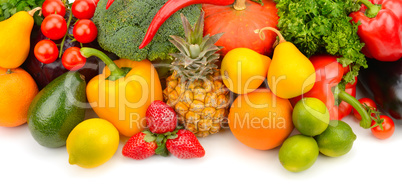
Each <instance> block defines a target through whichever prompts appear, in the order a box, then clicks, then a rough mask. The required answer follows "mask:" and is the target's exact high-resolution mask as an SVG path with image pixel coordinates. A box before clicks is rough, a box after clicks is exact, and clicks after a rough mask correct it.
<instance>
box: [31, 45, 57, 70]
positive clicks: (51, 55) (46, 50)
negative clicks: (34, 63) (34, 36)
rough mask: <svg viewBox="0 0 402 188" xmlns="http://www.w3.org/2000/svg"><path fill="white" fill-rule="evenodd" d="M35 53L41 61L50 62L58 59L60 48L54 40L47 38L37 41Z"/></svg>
mask: <svg viewBox="0 0 402 188" xmlns="http://www.w3.org/2000/svg"><path fill="white" fill-rule="evenodd" d="M34 54H35V57H36V59H38V60H39V61H40V62H42V63H44V64H50V63H53V62H54V61H56V59H57V57H58V56H59V49H58V48H57V46H56V44H55V43H54V42H53V41H51V40H47V39H45V40H41V41H39V42H38V43H36V45H35V48H34Z"/></svg>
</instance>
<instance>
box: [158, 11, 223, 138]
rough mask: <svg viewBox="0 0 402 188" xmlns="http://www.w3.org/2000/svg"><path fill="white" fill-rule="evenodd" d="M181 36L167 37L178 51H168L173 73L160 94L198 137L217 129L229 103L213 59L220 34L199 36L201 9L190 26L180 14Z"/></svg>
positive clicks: (202, 15)
mask: <svg viewBox="0 0 402 188" xmlns="http://www.w3.org/2000/svg"><path fill="white" fill-rule="evenodd" d="M181 18H182V22H183V26H184V31H185V36H186V38H185V39H183V38H181V37H178V36H171V38H172V39H170V40H169V41H170V42H171V43H173V44H174V45H175V46H176V47H177V48H178V49H179V51H180V52H179V53H176V54H171V55H172V56H173V57H174V58H175V60H174V61H173V62H172V65H171V66H172V70H173V74H172V75H171V76H170V77H168V78H167V80H166V89H165V90H164V91H163V97H164V100H165V101H166V103H167V104H168V105H169V106H171V107H172V108H173V109H174V110H175V111H176V112H177V114H178V120H179V123H180V124H184V126H185V128H186V129H187V130H189V131H191V132H193V133H194V134H195V135H196V136H198V137H206V136H208V135H210V134H214V133H217V132H219V130H220V128H221V123H223V122H224V121H225V120H226V118H225V117H226V116H227V114H228V107H229V90H228V89H227V88H226V87H225V85H224V84H223V82H222V79H221V77H220V74H219V70H218V69H217V68H218V66H217V65H216V63H217V62H218V61H219V54H218V53H216V52H217V51H219V50H220V49H221V48H222V47H218V46H215V43H216V41H218V39H219V38H220V37H221V36H222V34H217V35H213V36H209V35H207V36H205V37H203V28H204V13H203V12H202V13H201V15H200V17H199V19H198V21H197V22H196V23H195V25H194V28H192V27H191V25H190V23H189V22H188V20H187V18H186V17H184V16H183V15H181Z"/></svg>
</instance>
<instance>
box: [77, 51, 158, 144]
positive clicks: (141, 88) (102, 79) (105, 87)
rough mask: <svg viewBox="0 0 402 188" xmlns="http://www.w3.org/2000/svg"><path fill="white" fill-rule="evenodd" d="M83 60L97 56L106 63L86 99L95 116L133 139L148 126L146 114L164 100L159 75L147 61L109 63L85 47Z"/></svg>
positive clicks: (93, 79) (120, 60)
mask: <svg viewBox="0 0 402 188" xmlns="http://www.w3.org/2000/svg"><path fill="white" fill-rule="evenodd" d="M81 54H82V55H83V56H84V57H90V56H97V57H99V58H100V59H101V60H102V61H103V62H105V63H106V65H107V68H105V69H104V70H103V73H102V74H100V75H98V76H95V77H94V78H92V79H91V81H90V82H89V83H88V85H87V99H88V102H89V103H90V105H91V106H92V108H93V110H94V111H95V113H96V114H97V115H98V116H99V117H100V118H102V119H105V120H108V121H109V122H111V123H112V124H113V125H114V126H115V127H116V128H117V130H118V131H119V132H120V134H122V135H124V136H127V137H131V136H133V135H134V134H136V133H138V132H140V131H142V130H143V129H144V128H145V127H146V119H145V112H146V110H147V108H148V106H149V105H150V104H151V103H152V102H153V101H154V100H162V99H163V98H162V87H161V84H160V80H159V76H158V73H157V72H156V69H155V68H154V66H153V65H152V63H151V62H150V61H148V60H143V61H140V62H137V61H131V60H128V59H119V60H116V61H114V62H113V61H112V60H110V59H109V58H108V57H107V56H106V55H105V54H103V53H102V52H100V51H99V50H95V49H92V48H82V49H81Z"/></svg>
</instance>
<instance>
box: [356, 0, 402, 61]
mask: <svg viewBox="0 0 402 188" xmlns="http://www.w3.org/2000/svg"><path fill="white" fill-rule="evenodd" d="M357 2H358V3H362V4H363V5H362V6H361V9H360V10H359V11H357V12H352V13H351V14H350V15H349V16H350V17H352V20H351V21H352V22H356V23H357V22H358V21H360V23H361V25H359V26H358V29H357V34H358V35H359V37H360V39H361V40H362V42H364V43H365V46H364V47H363V49H362V52H363V53H364V54H365V55H366V56H367V57H370V58H375V59H377V60H380V61H397V60H398V59H400V58H402V1H401V0H357Z"/></svg>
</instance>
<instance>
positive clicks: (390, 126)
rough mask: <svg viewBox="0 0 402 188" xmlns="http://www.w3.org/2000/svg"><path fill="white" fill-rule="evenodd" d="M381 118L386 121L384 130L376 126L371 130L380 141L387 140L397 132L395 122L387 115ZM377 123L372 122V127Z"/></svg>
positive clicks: (383, 126)
mask: <svg viewBox="0 0 402 188" xmlns="http://www.w3.org/2000/svg"><path fill="white" fill-rule="evenodd" d="M380 118H381V119H383V120H384V122H383V123H382V128H383V129H382V130H381V127H380V126H376V127H373V128H371V132H372V133H373V135H374V136H375V137H377V138H379V139H387V138H389V137H391V136H392V135H393V134H394V131H395V124H394V121H393V120H392V119H391V118H390V117H388V116H386V115H380ZM374 124H375V122H374V121H373V122H371V126H373V125H374Z"/></svg>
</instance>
